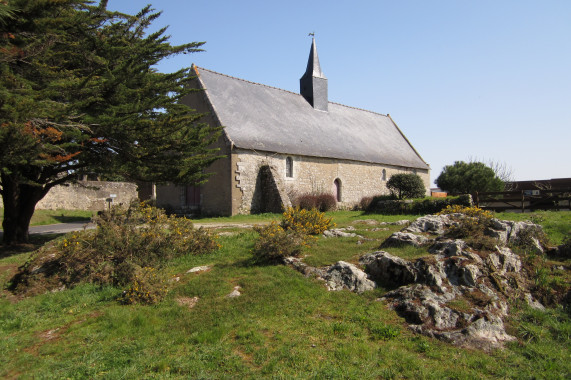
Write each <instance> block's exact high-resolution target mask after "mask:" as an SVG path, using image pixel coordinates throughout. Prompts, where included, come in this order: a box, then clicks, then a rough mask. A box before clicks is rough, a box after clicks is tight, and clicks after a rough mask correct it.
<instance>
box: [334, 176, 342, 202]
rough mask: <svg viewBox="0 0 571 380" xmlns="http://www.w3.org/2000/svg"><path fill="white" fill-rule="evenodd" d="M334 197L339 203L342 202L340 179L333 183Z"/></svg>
mask: <svg viewBox="0 0 571 380" xmlns="http://www.w3.org/2000/svg"><path fill="white" fill-rule="evenodd" d="M333 195H334V196H335V199H336V200H337V202H341V180H340V179H339V178H337V179H335V181H333Z"/></svg>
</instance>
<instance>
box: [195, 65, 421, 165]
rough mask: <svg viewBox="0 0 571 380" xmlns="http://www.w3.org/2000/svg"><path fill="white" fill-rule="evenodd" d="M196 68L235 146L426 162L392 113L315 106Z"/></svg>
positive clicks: (399, 162)
mask: <svg viewBox="0 0 571 380" xmlns="http://www.w3.org/2000/svg"><path fill="white" fill-rule="evenodd" d="M194 68H195V70H196V72H197V75H198V79H199V82H200V85H201V87H202V88H204V89H205V92H206V96H207V97H208V99H209V101H210V103H211V105H212V107H213V110H214V113H215V114H216V116H217V118H218V120H219V121H220V123H221V125H222V126H224V131H225V133H226V135H227V137H228V139H229V140H230V141H231V142H232V143H233V144H234V146H236V147H238V148H243V149H251V150H259V151H269V152H277V153H284V154H291V155H303V156H313V157H325V158H334V159H347V160H355V161H362V162H369V163H378V164H388V165H395V166H404V167H410V168H418V169H428V168H429V166H428V164H427V163H426V162H424V160H423V159H422V158H421V157H420V155H419V154H418V153H417V152H416V150H415V149H414V147H413V146H412V145H411V144H410V143H409V141H408V140H407V139H406V137H405V136H404V135H403V133H402V132H401V131H400V129H399V128H398V127H397V126H396V124H395V123H394V122H393V120H392V119H391V118H390V116H387V115H382V114H378V113H374V112H370V111H366V110H362V109H358V108H352V107H348V106H344V105H341V104H337V103H332V102H329V107H328V109H329V110H328V112H325V111H319V110H316V109H314V108H313V107H312V106H311V105H310V104H309V103H308V102H307V101H306V100H305V99H304V98H303V96H301V95H300V94H296V93H293V92H289V91H285V90H281V89H278V88H274V87H269V86H265V85H261V84H257V83H253V82H248V81H246V80H243V79H238V78H234V77H230V76H227V75H224V74H220V73H217V72H214V71H210V70H207V69H204V68H200V67H196V66H194Z"/></svg>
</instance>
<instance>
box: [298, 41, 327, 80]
mask: <svg viewBox="0 0 571 380" xmlns="http://www.w3.org/2000/svg"><path fill="white" fill-rule="evenodd" d="M303 76H313V77H317V78H323V79H327V78H326V77H325V74H323V71H321V66H320V65H319V56H318V55H317V47H315V37H313V38H312V39H311V50H310V51H309V59H308V60H307V68H306V69H305V74H303Z"/></svg>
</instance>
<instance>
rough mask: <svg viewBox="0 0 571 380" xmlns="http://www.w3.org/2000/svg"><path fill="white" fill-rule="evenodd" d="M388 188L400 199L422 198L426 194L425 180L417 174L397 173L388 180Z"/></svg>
mask: <svg viewBox="0 0 571 380" xmlns="http://www.w3.org/2000/svg"><path fill="white" fill-rule="evenodd" d="M387 188H388V189H389V190H390V191H391V193H393V194H395V195H396V196H397V198H398V199H404V198H420V197H424V196H425V195H426V187H424V182H422V178H420V177H419V176H418V175H417V174H410V173H409V174H406V173H400V174H395V175H393V176H392V177H391V178H389V180H388V181H387Z"/></svg>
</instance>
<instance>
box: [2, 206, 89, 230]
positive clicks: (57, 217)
mask: <svg viewBox="0 0 571 380" xmlns="http://www.w3.org/2000/svg"><path fill="white" fill-rule="evenodd" d="M93 215H94V211H84V210H36V211H35V212H34V215H33V216H32V220H31V222H30V225H31V226H43V225H47V224H58V223H71V222H88V221H90V220H91V218H92V217H93ZM0 219H1V220H3V219H4V209H3V208H0Z"/></svg>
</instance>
